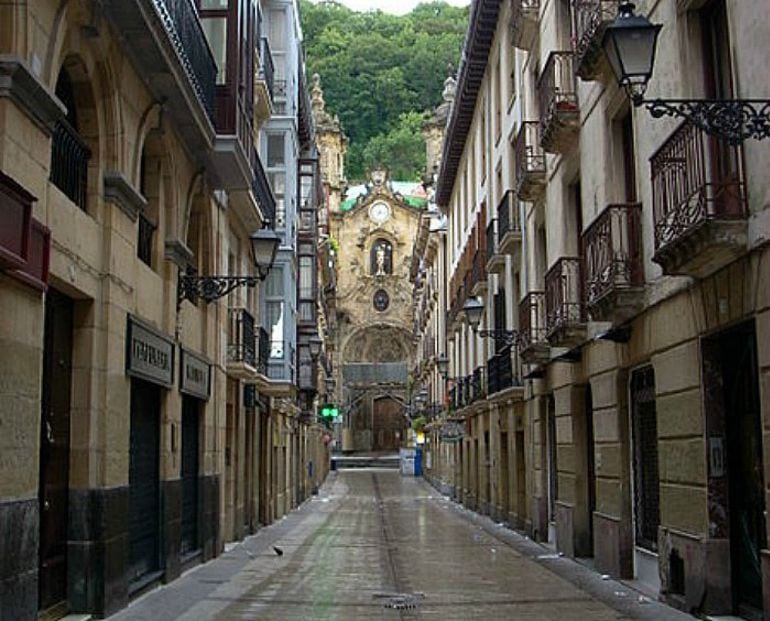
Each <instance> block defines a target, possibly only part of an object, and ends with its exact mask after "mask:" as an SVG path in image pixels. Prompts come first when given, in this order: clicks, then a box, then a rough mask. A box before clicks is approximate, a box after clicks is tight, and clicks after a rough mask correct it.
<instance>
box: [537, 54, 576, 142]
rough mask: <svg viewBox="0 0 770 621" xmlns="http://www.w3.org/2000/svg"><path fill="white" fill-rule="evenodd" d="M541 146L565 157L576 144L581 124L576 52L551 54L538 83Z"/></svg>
mask: <svg viewBox="0 0 770 621" xmlns="http://www.w3.org/2000/svg"><path fill="white" fill-rule="evenodd" d="M537 98H538V104H539V110H540V144H541V145H542V147H543V149H544V150H546V151H548V152H549V153H563V152H566V151H568V150H569V149H570V148H572V146H573V145H574V143H575V140H576V137H577V130H578V125H579V121H580V118H579V117H580V111H579V109H578V99H577V80H576V78H575V71H574V54H573V52H551V53H550V54H549V55H548V58H547V60H546V62H545V66H544V67H543V71H542V72H541V73H540V77H539V78H538V80H537Z"/></svg>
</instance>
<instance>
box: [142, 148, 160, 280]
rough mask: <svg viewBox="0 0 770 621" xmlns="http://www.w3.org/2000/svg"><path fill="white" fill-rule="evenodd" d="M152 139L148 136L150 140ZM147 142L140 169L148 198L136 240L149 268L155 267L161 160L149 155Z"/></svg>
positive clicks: (143, 186)
mask: <svg viewBox="0 0 770 621" xmlns="http://www.w3.org/2000/svg"><path fill="white" fill-rule="evenodd" d="M151 140H152V139H150V138H148V141H151ZM150 146H151V145H148V144H146V143H145V145H144V148H143V149H142V161H141V163H140V170H139V191H140V192H141V194H142V196H144V198H145V199H146V200H147V206H146V207H145V209H144V211H143V212H142V213H140V214H139V218H138V220H139V227H138V228H139V230H138V237H137V242H136V256H137V257H139V260H140V261H142V262H143V263H144V264H145V265H147V266H148V267H149V268H152V267H153V254H154V253H153V249H154V248H153V247H154V241H155V231H156V229H157V223H158V207H159V205H158V202H159V199H160V196H159V193H160V161H159V160H158V159H157V158H155V157H151V156H150V155H149V147H150Z"/></svg>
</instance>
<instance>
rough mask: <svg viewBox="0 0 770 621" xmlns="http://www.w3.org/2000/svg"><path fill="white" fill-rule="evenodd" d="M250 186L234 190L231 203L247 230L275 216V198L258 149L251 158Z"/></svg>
mask: <svg viewBox="0 0 770 621" xmlns="http://www.w3.org/2000/svg"><path fill="white" fill-rule="evenodd" d="M249 169H250V176H251V183H250V186H249V187H247V188H241V189H238V190H232V191H231V192H230V194H229V197H230V202H229V205H230V207H231V208H232V210H233V212H234V213H235V215H236V216H237V217H238V219H239V220H240V221H241V223H242V224H243V226H244V228H245V229H246V230H247V231H256V230H258V229H261V228H262V227H263V226H264V225H265V223H267V222H273V221H274V218H275V198H274V197H273V191H272V190H271V189H270V183H269V182H268V180H267V175H266V174H265V169H264V168H263V167H262V160H260V158H259V155H258V154H257V151H256V149H254V148H253V147H252V148H251V157H250V159H249Z"/></svg>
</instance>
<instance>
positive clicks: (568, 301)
mask: <svg viewBox="0 0 770 621" xmlns="http://www.w3.org/2000/svg"><path fill="white" fill-rule="evenodd" d="M580 267H581V266H580V259H579V258H576V257H562V258H561V259H559V260H558V261H557V262H556V263H555V264H554V265H553V267H551V269H549V270H548V273H547V274H546V275H545V308H546V316H545V327H546V336H547V338H548V342H549V343H550V344H551V345H553V346H554V347H567V348H572V347H575V346H576V345H578V344H580V343H582V342H583V341H584V340H585V334H586V312H585V305H584V304H583V282H582V274H581V269H580Z"/></svg>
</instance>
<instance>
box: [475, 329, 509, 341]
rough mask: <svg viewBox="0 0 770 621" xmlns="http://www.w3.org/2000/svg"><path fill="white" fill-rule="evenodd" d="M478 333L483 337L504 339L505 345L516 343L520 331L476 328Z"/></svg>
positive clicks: (497, 339)
mask: <svg viewBox="0 0 770 621" xmlns="http://www.w3.org/2000/svg"><path fill="white" fill-rule="evenodd" d="M476 334H478V335H479V336H480V337H482V338H493V339H495V340H496V341H503V342H504V343H505V345H514V344H516V343H518V341H519V333H518V332H517V331H516V330H497V329H495V330H476Z"/></svg>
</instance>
